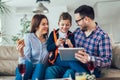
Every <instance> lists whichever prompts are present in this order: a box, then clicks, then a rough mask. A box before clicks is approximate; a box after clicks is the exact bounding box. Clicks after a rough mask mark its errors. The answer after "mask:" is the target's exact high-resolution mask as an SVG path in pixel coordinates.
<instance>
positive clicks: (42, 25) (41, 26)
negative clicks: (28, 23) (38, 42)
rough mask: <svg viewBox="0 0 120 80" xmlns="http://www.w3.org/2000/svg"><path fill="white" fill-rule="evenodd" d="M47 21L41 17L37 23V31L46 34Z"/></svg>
mask: <svg viewBox="0 0 120 80" xmlns="http://www.w3.org/2000/svg"><path fill="white" fill-rule="evenodd" d="M48 27H49V26H48V21H47V19H46V18H43V19H42V20H41V23H40V24H39V27H38V29H37V31H38V32H39V33H40V34H47V33H48Z"/></svg>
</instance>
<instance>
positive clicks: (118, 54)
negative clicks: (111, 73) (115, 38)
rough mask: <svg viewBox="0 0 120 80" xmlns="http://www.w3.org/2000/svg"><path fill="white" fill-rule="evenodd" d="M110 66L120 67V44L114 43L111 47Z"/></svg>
mask: <svg viewBox="0 0 120 80" xmlns="http://www.w3.org/2000/svg"><path fill="white" fill-rule="evenodd" d="M112 54H113V59H112V67H115V68H118V69H120V45H114V46H113V47H112Z"/></svg>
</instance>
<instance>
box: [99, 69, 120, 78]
mask: <svg viewBox="0 0 120 80" xmlns="http://www.w3.org/2000/svg"><path fill="white" fill-rule="evenodd" d="M101 74H102V76H101V77H120V70H119V69H114V68H111V69H102V71H101Z"/></svg>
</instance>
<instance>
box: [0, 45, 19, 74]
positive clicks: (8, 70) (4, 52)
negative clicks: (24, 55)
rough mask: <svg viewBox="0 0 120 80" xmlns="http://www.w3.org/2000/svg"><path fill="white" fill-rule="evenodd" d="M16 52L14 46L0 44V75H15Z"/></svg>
mask: <svg viewBox="0 0 120 80" xmlns="http://www.w3.org/2000/svg"><path fill="white" fill-rule="evenodd" d="M17 64H18V52H17V50H16V47H15V46H0V76H1V75H15V69H16V66H17Z"/></svg>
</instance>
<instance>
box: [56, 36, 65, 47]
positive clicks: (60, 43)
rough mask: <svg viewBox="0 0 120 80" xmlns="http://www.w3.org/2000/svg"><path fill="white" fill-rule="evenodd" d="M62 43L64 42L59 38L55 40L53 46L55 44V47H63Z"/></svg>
mask: <svg viewBox="0 0 120 80" xmlns="http://www.w3.org/2000/svg"><path fill="white" fill-rule="evenodd" d="M63 43H64V40H63V39H62V38H59V39H57V41H56V43H55V44H56V46H60V45H63Z"/></svg>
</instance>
